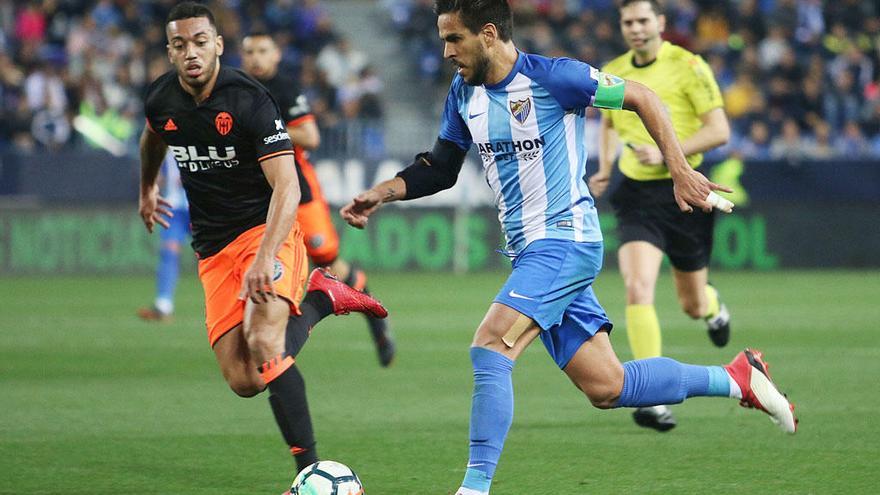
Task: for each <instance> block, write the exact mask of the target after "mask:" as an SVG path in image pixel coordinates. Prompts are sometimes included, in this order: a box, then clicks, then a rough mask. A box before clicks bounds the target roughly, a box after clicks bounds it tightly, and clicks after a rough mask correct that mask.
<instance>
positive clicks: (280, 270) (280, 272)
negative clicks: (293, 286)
mask: <svg viewBox="0 0 880 495" xmlns="http://www.w3.org/2000/svg"><path fill="white" fill-rule="evenodd" d="M283 276H284V265H282V264H281V262H280V261H278V260H275V266H274V267H273V270H272V281H273V282H277V281H279V280H281V277H283Z"/></svg>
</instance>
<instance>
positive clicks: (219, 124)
mask: <svg viewBox="0 0 880 495" xmlns="http://www.w3.org/2000/svg"><path fill="white" fill-rule="evenodd" d="M214 127H216V128H217V132H219V133H220V135H221V136H225V135H227V134H229V131H231V130H232V115H229V114H228V113H226V112H220V113H218V114H217V116H216V117H214Z"/></svg>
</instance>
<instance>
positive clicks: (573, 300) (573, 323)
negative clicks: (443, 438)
mask: <svg viewBox="0 0 880 495" xmlns="http://www.w3.org/2000/svg"><path fill="white" fill-rule="evenodd" d="M602 255H603V247H602V243H601V242H574V241H569V240H564V239H539V240H537V241H534V242H532V243H531V244H529V245H528V246H527V247H526V249H525V250H523V251H522V252H521V253H520V254H519V255H518V256H517V257H516V258H514V260H513V273H511V274H510V277H508V278H507V282H506V283H505V284H504V287H502V288H501V291H500V292H499V293H498V296H496V297H495V302H497V303H500V304H503V305H505V306H509V307H511V308H513V309H515V310H517V311H519V312H520V313H522V314H524V315H526V316H528V317H529V318H531V319H533V320H535V322H536V323H537V324H538V326H540V327H541V341H542V342H544V347H546V348H547V352H549V353H550V356H552V357H553V360H554V361H556V365H557V366H559V368H560V369H561V368H565V366H566V365H567V364H568V362H569V361H571V358H572V357H573V356H574V354H575V352H577V350H578V349H579V348H580V347H581V345H582V344H583V343H584V342H586V341H587V340H589V339H590V338H591V337H592V336H593V335H595V334H596V332H598V331H599V330H602V329H605V330H607V331H609V332H610V331H611V322H610V321H609V320H608V316H607V315H606V314H605V310H604V309H602V306H601V305H600V304H599V301H598V300H597V299H596V295H595V294H594V293H593V281H594V280H595V279H596V276H597V275H598V274H599V270H601V269H602Z"/></svg>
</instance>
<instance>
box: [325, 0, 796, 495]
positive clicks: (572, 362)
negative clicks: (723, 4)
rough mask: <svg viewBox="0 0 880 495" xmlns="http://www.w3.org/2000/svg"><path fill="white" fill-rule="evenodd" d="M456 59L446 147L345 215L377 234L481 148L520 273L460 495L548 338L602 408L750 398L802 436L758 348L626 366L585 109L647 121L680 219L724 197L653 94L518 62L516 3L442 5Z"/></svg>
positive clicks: (497, 327)
mask: <svg viewBox="0 0 880 495" xmlns="http://www.w3.org/2000/svg"><path fill="white" fill-rule="evenodd" d="M435 10H436V12H437V14H438V16H439V17H438V20H437V25H438V29H439V35H440V38H441V40H442V41H443V42H444V57H445V58H446V59H447V60H449V61H450V62H452V63H453V64H455V65H456V66H457V67H458V73H457V75H456V76H455V78H454V79H453V81H452V85H451V87H450V90H449V95H448V97H447V100H446V108H445V110H444V113H443V122H442V123H441V126H440V135H439V137H438V139H437V142H436V143H435V145H434V148H433V149H432V150H431V151H429V152H425V153H420V154H418V155H416V159H415V160H414V162H413V164H412V165H410V166H409V167H407V168H406V169H404V170H403V171H401V172H400V173H399V174H398V175H397V177H395V178H393V179H391V180H387V181H384V182H382V183H380V184H378V185H377V186H375V187H373V188H372V189H370V190H368V191H365V192H363V193H361V194H360V195H358V196H357V197H356V198H354V199H353V200H352V201H351V202H350V203H349V204H347V205H346V206H344V207H343V208H342V209H341V210H340V213H341V215H342V217H343V218H344V219H345V220H346V221H347V222H348V223H349V224H351V225H353V226H355V227H359V228H363V227H364V226H366V224H367V221H368V218H369V216H370V215H372V214H373V213H375V211H376V210H377V209H378V208H379V207H381V206H382V205H383V204H385V203H388V202H391V201H397V200H407V199H415V198H419V197H422V196H427V195H429V194H434V193H436V192H438V191H440V190H443V189H447V188H449V187H452V186H453V185H454V184H455V182H456V179H457V176H458V172H459V171H460V169H461V165H462V162H463V160H464V156H465V153H466V152H467V151H468V149H469V148H470V147H471V146H475V147H476V149H477V151H478V152H479V154H480V157H481V159H482V163H483V169H484V171H485V174H486V181H487V182H488V184H489V186H490V187H491V188H492V190H493V191H494V193H495V203H496V206H497V207H498V217H499V220H500V221H501V224H502V227H503V229H504V234H505V236H506V239H507V248H508V250H509V251H510V255H511V257H512V258H513V263H512V264H513V271H512V273H511V274H510V277H509V278H508V280H507V282H506V283H505V285H504V286H503V287H502V288H501V290H500V291H499V293H498V295H497V296H496V298H495V300H494V302H493V303H492V304H491V306H490V307H489V310H488V312H487V313H486V316H485V318H484V319H483V321H482V323H480V325H479V327H478V328H477V331H476V334H475V335H474V340H473V344H472V347H471V350H470V355H471V363H472V365H473V372H474V394H473V401H472V404H471V423H470V457H469V461H468V465H467V470H466V472H465V476H464V480H463V482H462V484H461V487H460V488H459V489H458V491H457V494H458V495H484V494H488V493H489V489H490V486H491V482H492V477H493V476H494V474H495V468H496V466H497V464H498V460H499V458H500V455H501V450H502V447H503V445H504V439H505V437H506V435H507V431H508V430H509V428H510V425H511V422H512V420H513V385H512V381H511V371H512V369H513V365H514V362H515V360H516V358H517V357H518V356H519V355H520V354H521V353H522V351H523V350H524V349H525V348H526V347H527V346H528V345H529V344H530V343H531V342H532V341H534V339H535V338H537V337H540V338H541V341H542V342H543V343H544V346H545V347H546V348H547V351H548V352H549V353H550V355H551V357H552V358H553V359H554V361H555V362H556V364H557V365H558V366H559V368H560V369H562V370H563V372H565V374H566V375H568V377H569V378H570V379H571V380H572V382H573V383H574V384H575V386H576V387H577V388H578V389H580V390H581V391H582V392H583V393H584V394H585V395H586V396H587V398H588V399H589V400H590V402H591V403H592V404H593V405H594V406H596V407H598V408H602V409H606V408H614V407H642V406H648V405H657V404H673V403H678V402H681V401H683V400H684V399H686V398H688V397H695V396H721V397H734V398H737V399H740V400H741V401H742V403H743V404H744V405H747V406H750V407H756V408H759V409H761V410H763V411H765V412H767V413H768V414H769V415H770V417H771V419H772V420H773V421H774V422H775V423H777V424H779V425H780V426H781V427H782V429H783V430H785V431H787V432H790V433H794V431H795V427H796V420H795V418H794V413H793V406H792V405H791V404H789V402H788V400H787V399H786V398H785V397H784V396H783V395H782V394H781V393H779V391H778V390H777V389H776V387H775V385H774V384H773V383H772V381H771V380H770V378H769V376H768V375H767V373H766V366H765V364H764V363H763V362H762V361H761V354H760V353H759V352H756V351H752V350H749V349H746V350H745V351H744V352H741V353H740V354H739V355H737V357H736V358H735V359H734V360H733V362H731V363H730V364H729V365H727V366H724V367H722V366H695V365H688V364H682V363H679V362H677V361H675V360H672V359H669V358H665V357H660V358H652V359H645V360H640V361H630V362H627V363H624V364H621V363H620V361H619V360H618V359H617V356H616V355H615V353H614V350H613V349H612V347H611V342H610V340H609V333H610V331H611V322H610V321H609V320H608V317H607V316H606V315H605V311H604V310H603V309H602V306H601V305H600V304H599V302H598V301H597V300H596V296H595V295H594V293H593V289H592V283H593V281H594V280H595V278H596V276H597V275H598V273H599V270H600V268H601V266H602V251H603V248H602V235H601V232H600V231H599V223H598V220H597V215H596V209H595V207H594V205H593V200H592V198H591V197H590V194H589V191H588V189H587V187H586V184H585V183H584V180H583V177H584V172H585V169H584V167H585V162H586V158H587V157H586V152H585V150H584V142H585V140H584V139H583V138H584V136H583V135H582V133H583V128H584V127H583V119H584V109H585V107H587V106H594V107H599V108H607V109H621V108H623V109H627V110H631V111H634V112H636V113H637V114H638V115H639V117H640V118H641V121H642V122H643V123H644V125H645V127H646V128H647V129H648V131H649V133H650V134H651V136H652V138H653V139H654V141H655V142H656V143H657V145H658V147H659V148H660V150H661V152H662V154H663V157H664V163H666V164H667V165H668V168H669V171H670V173H671V175H672V179H673V181H674V184H675V187H674V196H675V199H676V202H677V204H678V205H679V207H680V208H681V209H682V211H692V210H693V207H697V208H701V209H704V210H709V209H711V205H710V204H709V203H708V202H707V201H706V199H707V196H708V194H709V192H710V191H712V190H715V189H722V190H726V188H724V187H723V186H719V185H716V184H713V183H711V182H709V181H708V180H707V179H706V178H705V177H704V176H702V175H701V174H699V173H698V172H696V171H695V170H693V169H691V167H690V166H688V164H687V161H686V160H685V157H684V154H683V153H682V150H681V145H680V144H679V142H678V139H677V138H676V135H675V131H674V130H673V127H672V123H671V122H670V120H669V117H668V116H667V115H666V113H665V110H664V108H663V105H662V103H661V102H660V100H659V99H658V97H657V96H656V95H655V94H654V93H653V92H651V91H650V90H649V89H647V88H646V87H645V86H643V85H641V84H638V83H634V82H631V81H624V80H622V79H620V78H618V77H615V76H613V75H610V74H603V73H601V72H599V71H598V70H596V69H595V68H593V67H591V66H590V65H588V64H586V63H583V62H579V61H576V60H570V59H550V58H546V57H542V56H539V55H531V54H526V53H522V52H520V51H518V50H517V49H516V47H515V46H514V44H513V42H512V41H511V35H512V29H513V22H512V16H511V12H510V7H509V6H508V4H507V1H506V0H436V2H435Z"/></svg>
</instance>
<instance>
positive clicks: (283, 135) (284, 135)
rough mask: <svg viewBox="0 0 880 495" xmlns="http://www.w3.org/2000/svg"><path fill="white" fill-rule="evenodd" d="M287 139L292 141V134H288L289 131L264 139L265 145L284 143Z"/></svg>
mask: <svg viewBox="0 0 880 495" xmlns="http://www.w3.org/2000/svg"><path fill="white" fill-rule="evenodd" d="M285 139H286V140H288V141H290V134H288V133H287V131H281V132H279V133H277V134H272V135H271V136H267V137H264V138H263V144H272V143H277V142H278V141H284V140H285Z"/></svg>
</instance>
